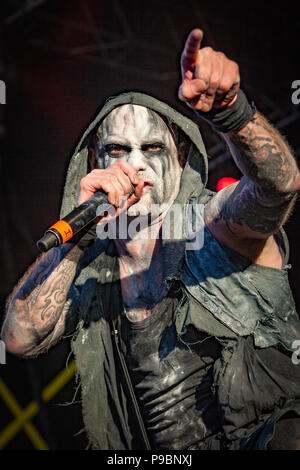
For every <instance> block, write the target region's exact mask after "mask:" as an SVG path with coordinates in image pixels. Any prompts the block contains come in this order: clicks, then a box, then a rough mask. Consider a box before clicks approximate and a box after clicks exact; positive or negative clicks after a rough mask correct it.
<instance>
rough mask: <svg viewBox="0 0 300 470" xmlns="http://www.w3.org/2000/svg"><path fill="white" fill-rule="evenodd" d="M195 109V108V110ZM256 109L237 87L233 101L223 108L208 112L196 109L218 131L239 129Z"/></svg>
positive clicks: (249, 119)
mask: <svg viewBox="0 0 300 470" xmlns="http://www.w3.org/2000/svg"><path fill="white" fill-rule="evenodd" d="M195 111H196V110H195ZM255 111H256V107H255V104H254V103H253V102H251V103H249V101H248V99H247V97H246V95H245V93H244V92H243V91H242V90H241V89H239V90H238V93H237V99H236V100H235V102H234V103H233V104H232V105H231V106H228V107H227V108H225V109H212V110H211V111H209V112H208V113H204V112H203V111H196V114H197V115H198V116H200V117H201V118H202V119H205V120H206V121H208V122H209V123H210V125H211V126H212V127H213V128H214V129H215V130H216V131H218V132H223V133H227V132H232V131H239V130H240V129H242V128H243V127H245V126H246V125H247V124H248V122H250V121H251V119H252V118H253V115H254V113H255Z"/></svg>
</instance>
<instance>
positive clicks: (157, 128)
mask: <svg viewBox="0 0 300 470" xmlns="http://www.w3.org/2000/svg"><path fill="white" fill-rule="evenodd" d="M97 135H98V138H99V149H98V165H99V167H100V168H103V169H104V168H107V167H109V166H110V165H111V164H113V163H114V162H116V159H120V158H122V159H126V161H127V162H128V163H129V164H130V165H132V166H133V167H134V168H135V169H136V171H137V174H138V176H139V178H141V179H143V180H144V181H146V182H147V184H146V185H145V187H144V189H143V194H142V197H141V199H140V200H139V201H138V202H137V203H136V204H133V205H132V206H131V207H130V208H129V209H128V215H129V216H133V217H134V216H139V215H147V214H150V213H151V214H152V215H156V216H157V215H159V214H160V213H162V212H163V211H164V210H165V209H166V208H168V207H169V206H170V205H171V204H172V202H173V201H174V200H175V198H176V196H177V194H178V191H179V185H180V177H181V172H182V168H181V166H180V164H179V161H178V153H177V148H176V145H175V142H174V138H173V136H172V134H171V132H170V130H169V129H168V127H167V125H166V124H165V122H164V121H163V119H162V118H161V117H160V116H159V115H158V114H157V113H155V112H154V111H152V110H150V109H147V108H145V107H143V106H138V105H131V104H127V105H123V106H120V107H118V108H116V109H114V110H113V111H112V112H111V113H110V114H109V115H108V116H107V117H106V118H105V120H104V121H103V122H102V123H101V126H100V127H99V129H98V132H97ZM154 205H155V206H154Z"/></svg>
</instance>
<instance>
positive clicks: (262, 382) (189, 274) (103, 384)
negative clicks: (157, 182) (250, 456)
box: [61, 93, 300, 450]
mask: <svg viewBox="0 0 300 470" xmlns="http://www.w3.org/2000/svg"><path fill="white" fill-rule="evenodd" d="M128 103H132V104H137V105H142V106H145V107H147V108H150V109H152V110H154V111H155V112H157V113H158V114H159V115H160V116H162V117H163V118H164V120H165V121H167V122H169V123H175V124H176V125H177V126H178V127H179V128H180V129H181V131H182V132H184V133H185V135H186V137H187V138H188V139H189V140H190V143H191V145H190V151H189V155H188V160H187V163H186V165H185V168H184V171H183V173H182V178H181V186H180V191H179V194H178V197H177V199H176V201H174V204H177V205H181V207H182V208H183V213H185V209H184V208H185V207H187V206H186V205H187V204H189V208H191V207H192V211H189V216H188V217H189V220H184V222H183V223H184V226H185V227H190V228H187V229H186V231H185V232H186V233H185V234H184V235H183V236H182V238H181V239H178V238H176V239H175V238H174V237H173V236H172V234H173V232H174V227H173V228H172V224H171V223H170V225H171V227H170V237H168V239H166V240H163V269H164V272H163V279H164V281H163V282H164V283H166V284H167V286H168V288H169V292H168V295H167V297H166V298H165V299H164V300H163V301H162V302H161V304H159V305H158V307H156V308H155V310H154V311H153V313H152V315H151V316H150V317H148V318H146V319H145V320H142V321H141V322H136V323H131V322H129V320H128V319H127V318H126V315H125V314H124V309H123V305H122V294H121V287H120V280H119V269H118V255H117V253H116V251H115V248H114V243H113V241H112V240H109V239H106V240H100V239H97V240H96V242H95V243H93V244H92V245H91V246H90V247H88V248H87V249H86V250H85V253H84V257H83V259H82V262H81V264H80V266H79V268H78V272H77V275H76V278H75V280H74V283H73V285H72V287H71V289H70V293H69V296H70V298H71V299H72V306H73V309H75V310H76V312H77V314H78V327H77V330H76V332H75V334H74V337H73V339H72V349H73V352H74V354H75V357H76V361H77V371H78V378H79V379H80V382H81V392H82V407H83V418H84V423H85V429H86V432H87V435H88V439H89V442H90V446H91V448H93V449H113V450H122V449H143V448H151V449H158V448H159V449H265V448H266V445H267V443H268V442H269V441H270V439H271V438H272V436H273V434H274V426H275V423H276V422H277V421H278V420H279V419H280V418H281V417H282V416H283V415H285V416H292V415H294V416H300V365H296V364H295V363H294V362H295V361H294V362H293V361H292V360H291V356H292V353H293V352H294V349H293V347H292V344H293V342H294V341H295V340H297V339H300V321H299V316H298V314H297V312H296V310H295V304H294V300H293V297H292V293H291V290H290V286H289V282H288V272H287V270H288V267H289V266H288V265H287V256H288V248H287V247H288V244H287V240H286V236H285V234H284V232H283V230H280V231H279V232H278V234H277V241H278V244H279V246H280V249H281V250H282V253H283V258H284V263H283V267H282V269H274V268H270V267H264V266H260V265H257V264H253V263H251V262H250V261H249V260H247V259H246V258H244V257H243V256H241V255H240V254H238V253H237V252H235V251H233V250H231V249H229V248H227V247H225V246H223V245H221V244H220V243H219V242H218V241H217V240H216V239H215V238H214V237H213V236H212V234H211V233H210V232H209V230H208V229H207V228H206V227H204V243H203V244H200V245H199V247H198V248H197V247H196V248H194V249H186V247H187V245H186V241H187V240H186V239H187V238H190V239H191V236H190V235H189V233H188V232H189V229H190V230H191V233H192V229H193V220H194V217H193V216H195V217H196V214H197V211H199V207H200V208H201V207H203V206H204V205H205V204H206V203H207V202H208V201H209V200H210V198H211V197H212V196H213V193H212V192H211V191H209V190H207V189H205V185H206V182H207V155H206V151H205V147H204V144H203V141H202V138H201V135H200V132H199V129H198V127H197V126H196V124H195V123H193V122H192V121H191V120H189V119H188V118H186V117H184V116H183V115H181V114H179V113H178V112H177V111H175V110H173V109H171V108H170V107H169V106H167V105H166V104H164V103H162V102H160V101H158V100H156V99H154V98H152V97H149V96H147V95H144V94H141V93H124V94H121V95H119V96H117V97H113V98H111V99H109V100H108V101H107V102H106V103H105V106H104V107H103V108H102V110H101V111H100V113H99V114H98V116H97V117H96V119H95V120H94V121H93V122H92V124H91V125H90V126H89V128H88V129H87V131H86V132H85V134H84V135H83V137H82V139H81V141H80V143H79V145H78V146H77V149H76V151H75V153H74V156H73V157H72V160H71V162H70V166H69V169H68V174H67V180H66V185H65V191H64V197H63V204H62V211H61V215H62V216H64V215H66V214H67V213H68V212H69V211H70V210H72V209H73V208H74V207H75V204H76V199H77V195H78V191H79V182H80V180H81V178H82V177H83V176H84V175H86V174H87V173H88V172H89V167H88V146H89V142H90V138H91V135H93V134H94V133H95V132H96V130H97V129H98V127H99V125H100V123H101V121H102V120H103V119H104V118H105V117H106V116H107V115H108V113H110V112H111V111H112V110H113V109H114V108H116V107H117V106H121V105H123V104H128ZM201 205H202V206H201ZM191 214H192V215H191ZM169 220H171V218H170V219H169ZM172 230H173V231H172ZM202 234H203V230H202ZM202 245H203V246H202ZM124 364H125V365H124ZM176 417H177V419H176Z"/></svg>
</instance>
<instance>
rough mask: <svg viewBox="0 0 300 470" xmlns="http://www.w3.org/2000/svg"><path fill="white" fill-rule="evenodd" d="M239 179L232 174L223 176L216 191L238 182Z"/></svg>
mask: <svg viewBox="0 0 300 470" xmlns="http://www.w3.org/2000/svg"><path fill="white" fill-rule="evenodd" d="M237 181H238V180H236V179H235V178H231V177H230V176H224V178H221V179H220V180H219V181H218V182H217V185H216V191H217V192H219V191H221V189H224V188H226V186H230V185H231V184H233V183H236V182H237Z"/></svg>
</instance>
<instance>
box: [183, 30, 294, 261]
mask: <svg viewBox="0 0 300 470" xmlns="http://www.w3.org/2000/svg"><path fill="white" fill-rule="evenodd" d="M202 38H203V33H202V31H200V30H194V31H192V32H191V33H190V35H189V37H188V39H187V42H186V44H185V48H184V51H183V54H182V59H181V66H182V75H183V77H182V78H183V81H182V85H181V87H180V89H179V97H180V99H182V100H183V101H185V102H186V103H187V104H188V105H189V106H190V107H192V108H193V109H194V110H195V111H196V112H197V113H199V112H200V113H201V115H202V117H204V119H207V120H209V121H210V122H211V123H212V124H213V125H214V127H215V128H216V130H219V131H220V130H221V132H222V135H223V137H224V139H225V141H226V143H227V145H228V146H229V148H230V150H231V153H232V156H233V158H234V160H235V162H236V164H237V166H238V167H239V169H240V170H241V172H242V173H243V175H244V177H243V178H242V179H241V181H240V182H239V183H237V184H234V185H231V186H229V187H227V188H225V189H223V190H222V191H220V192H219V193H218V194H217V195H216V196H215V197H214V198H213V199H212V201H211V203H210V204H209V205H208V206H207V207H206V211H205V218H206V223H207V225H208V227H209V228H210V230H211V231H212V232H213V234H214V235H215V236H216V238H218V239H219V240H220V241H221V242H223V243H225V244H227V245H229V246H231V247H232V248H234V249H236V250H237V251H239V252H241V253H242V254H245V255H247V256H249V257H250V258H251V259H252V260H255V261H256V260H257V257H259V256H260V257H261V258H263V259H264V260H265V261H266V262H265V263H264V264H271V265H272V263H273V259H274V255H276V249H277V248H276V244H275V243H274V240H273V237H272V235H273V234H274V233H275V232H276V231H277V230H278V228H279V227H280V226H281V225H282V224H283V223H284V222H285V221H286V220H287V218H288V215H289V213H290V212H291V208H292V206H293V203H294V201H295V198H296V194H297V192H298V191H299V189H300V174H299V169H298V166H297V163H296V161H295V158H294V157H293V154H292V151H291V149H290V148H289V146H288V144H287V143H286V141H285V139H284V138H283V137H282V136H281V135H280V134H279V132H278V131H276V129H274V127H273V126H272V125H271V124H270V123H269V122H268V121H267V120H266V118H265V117H264V116H263V115H262V114H261V113H259V112H257V111H255V112H254V110H253V109H251V107H250V105H249V104H248V103H247V101H246V98H245V96H244V95H243V94H242V93H241V92H239V91H238V90H239V82H240V79H239V71H238V66H237V64H236V63H235V62H232V61H231V60H229V59H228V58H227V57H226V56H225V55H224V54H222V53H219V52H215V51H214V50H213V49H211V48H202V49H201V41H202ZM263 251H265V253H266V252H267V255H266V256H263V255H262V252H263ZM277 251H278V249H277ZM269 258H270V259H269ZM275 264H276V263H275Z"/></svg>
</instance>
